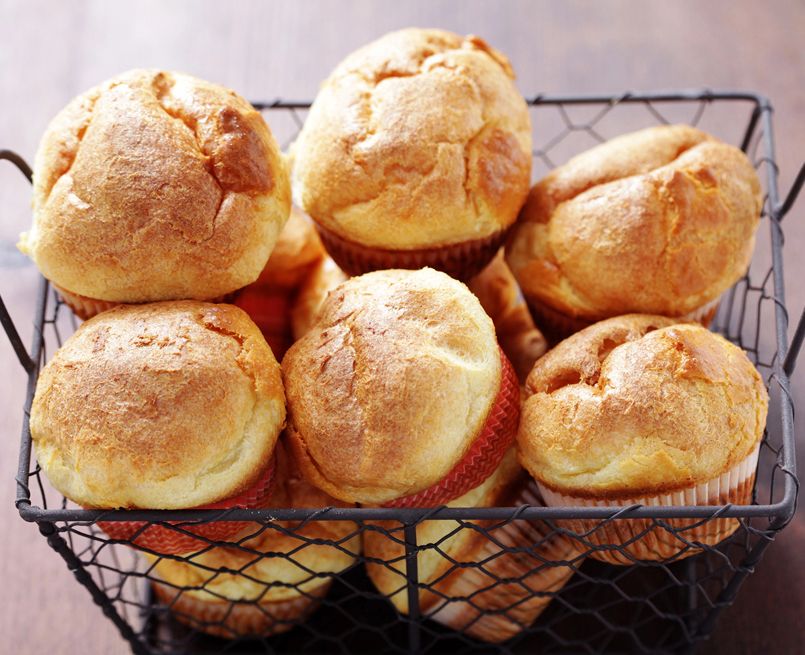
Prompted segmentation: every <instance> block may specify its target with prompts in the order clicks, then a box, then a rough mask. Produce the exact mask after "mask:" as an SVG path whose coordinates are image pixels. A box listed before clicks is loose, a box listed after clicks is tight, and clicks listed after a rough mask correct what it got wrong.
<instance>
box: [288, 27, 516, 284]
mask: <svg viewBox="0 0 805 655" xmlns="http://www.w3.org/2000/svg"><path fill="white" fill-rule="evenodd" d="M292 152H293V159H294V170H293V187H294V197H295V198H296V200H297V202H299V203H300V204H301V206H302V207H303V209H304V210H305V211H306V212H307V213H308V214H310V216H312V217H313V219H314V220H315V221H316V222H317V224H318V227H319V231H320V234H321V237H322V240H323V241H324V245H325V247H326V248H327V250H328V252H329V253H330V255H331V256H332V257H333V259H335V261H336V262H337V263H338V265H339V266H340V267H341V268H342V269H344V271H346V272H347V273H348V274H350V275H357V274H360V273H365V272H367V271H370V270H376V269H381V268H421V267H423V266H432V267H434V268H438V269H440V270H443V271H445V272H447V273H450V274H451V275H454V276H457V277H462V278H468V277H470V276H471V275H473V274H474V273H477V272H478V271H479V270H481V268H483V266H484V265H485V264H486V263H487V262H488V261H489V260H490V259H491V258H492V257H493V256H494V254H495V252H496V251H497V249H498V247H499V246H500V244H501V242H502V240H503V238H504V236H505V234H506V232H507V230H508V228H509V227H510V226H511V225H512V223H513V222H514V220H515V218H516V217H517V212H518V211H519V210H520V207H521V206H522V204H523V202H524V201H525V197H526V195H527V193H528V186H529V184H530V175H531V123H530V119H529V114H528V108H527V106H526V103H525V101H524V100H523V97H522V96H521V95H520V93H519V92H518V91H517V88H516V87H515V85H514V73H513V71H512V68H511V65H510V64H509V61H508V60H507V59H506V57H504V56H503V55H502V54H501V53H500V52H498V51H497V50H495V49H494V48H491V47H490V46H489V45H487V44H486V43H485V42H484V41H483V40H482V39H480V38H478V37H475V36H468V37H462V36H459V35H456V34H452V33H450V32H444V31H442V30H433V29H405V30H400V31H397V32H392V33H390V34H387V35H385V36H384V37H382V38H380V39H378V40H377V41H374V42H372V43H370V44H369V45H367V46H365V47H363V48H361V49H359V50H357V51H356V52H354V53H352V54H351V55H349V56H348V57H347V58H346V59H345V60H344V61H342V62H341V63H340V64H339V65H338V66H337V67H336V69H335V70H334V71H333V72H332V74H331V75H330V77H329V78H327V80H326V81H325V82H324V84H323V85H322V87H321V90H320V91H319V94H318V96H317V98H316V101H315V102H314V103H313V106H312V108H311V110H310V114H309V115H308V117H307V119H306V121H305V125H304V128H303V129H302V131H301V133H300V134H299V137H298V139H297V141H296V142H295V144H294V146H293V148H292Z"/></svg>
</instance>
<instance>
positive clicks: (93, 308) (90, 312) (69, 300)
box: [51, 282, 235, 321]
mask: <svg viewBox="0 0 805 655" xmlns="http://www.w3.org/2000/svg"><path fill="white" fill-rule="evenodd" d="M51 284H53V283H52V282H51ZM53 288H54V289H56V291H58V292H59V295H60V296H61V299H62V300H63V301H64V304H65V305H67V306H68V307H69V308H70V309H72V310H73V314H75V315H76V316H78V318H80V319H81V320H82V321H86V320H88V319H90V318H92V317H93V316H97V315H98V314H100V313H101V312H105V311H107V310H109V309H112V308H113V307H117V306H118V305H130V304H138V305H139V304H144V303H123V302H112V301H110V300H98V299H97V298H88V297H87V296H82V295H80V294H78V293H73V292H72V291H67V290H66V289H62V288H61V287H60V286H59V285H57V284H53ZM234 297H235V292H232V293H227V294H224V295H223V296H218V297H217V298H213V299H211V300H207V301H206V302H213V303H223V302H227V303H228V302H232V300H233V299H234Z"/></svg>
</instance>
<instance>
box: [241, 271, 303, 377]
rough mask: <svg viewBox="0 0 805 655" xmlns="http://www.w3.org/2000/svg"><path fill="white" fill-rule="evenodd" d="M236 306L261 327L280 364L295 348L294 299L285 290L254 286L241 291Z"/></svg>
mask: <svg viewBox="0 0 805 655" xmlns="http://www.w3.org/2000/svg"><path fill="white" fill-rule="evenodd" d="M233 303H234V304H235V306H237V307H240V308H241V309H242V310H243V311H244V312H246V313H247V314H248V315H249V318H251V319H252V321H254V323H255V325H257V327H258V328H260V332H262V333H263V337H265V340H266V342H267V343H268V345H269V347H270V348H271V352H273V353H274V357H275V358H276V360H277V361H278V362H280V361H282V358H283V356H284V355H285V352H286V351H287V350H288V348H290V347H291V346H292V345H293V336H292V334H291V297H290V292H289V291H287V290H284V289H269V288H265V287H255V286H254V285H252V286H248V287H245V288H244V289H241V290H240V292H238V293H237V295H236V296H235V298H234V300H233Z"/></svg>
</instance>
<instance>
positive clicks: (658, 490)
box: [517, 315, 768, 564]
mask: <svg viewBox="0 0 805 655" xmlns="http://www.w3.org/2000/svg"><path fill="white" fill-rule="evenodd" d="M767 409H768V395H767V393H766V388H765V387H764V385H763V379H762V378H761V376H760V374H759V373H758V372H757V369H755V367H754V366H753V365H752V363H751V362H750V361H749V359H748V358H747V356H746V355H745V353H744V352H743V351H742V350H741V349H740V348H738V347H737V346H735V345H733V344H731V343H730V342H728V341H727V340H726V339H724V338H723V337H721V336H719V335H717V334H714V333H712V332H710V331H708V330H707V329H705V328H703V327H701V326H700V325H696V324H676V325H675V324H674V322H673V320H671V319H668V318H664V317H661V316H645V315H627V316H620V317H617V318H612V319H609V320H606V321H602V322H600V323H596V324H595V325H593V326H591V327H589V328H586V329H584V330H582V331H581V332H579V333H578V334H575V335H574V336H572V337H570V338H569V339H566V340H565V341H563V342H562V343H560V344H559V345H558V346H556V347H555V348H554V349H553V350H551V351H550V352H549V353H548V354H547V355H545V356H544V357H542V359H540V360H539V361H537V363H536V365H535V366H534V370H533V371H532V372H531V374H530V375H529V376H528V381H527V383H526V400H525V401H524V406H523V416H522V421H521V422H520V428H519V431H518V435H517V444H518V449H519V455H520V461H521V462H522V464H523V466H525V468H526V469H528V471H529V472H530V473H531V474H532V475H533V476H534V478H535V479H536V481H537V484H538V487H539V489H540V492H541V494H542V497H543V498H544V500H545V502H546V504H548V505H558V506H568V505H571V506H572V505H581V506H594V505H601V504H606V505H632V504H635V503H640V504H643V505H723V504H726V503H734V504H747V503H750V502H751V497H752V486H753V482H754V477H755V468H756V465H757V457H758V449H759V446H760V442H761V439H762V438H763V429H764V427H765V425H766V413H767ZM699 522H700V521H699V520H698V519H696V520H684V519H678V520H677V519H674V520H669V521H668V523H669V524H670V525H671V526H672V527H676V528H688V527H690V526H696V524H698V523H699ZM568 524H569V525H570V527H571V528H572V529H574V530H575V531H577V532H579V533H580V534H581V533H586V532H588V531H589V530H592V529H593V528H596V527H597V528H598V529H597V530H595V531H594V532H592V533H591V534H590V535H588V536H586V537H585V538H586V539H588V540H589V541H590V542H591V543H593V544H597V545H601V546H606V545H612V546H618V547H620V550H616V549H615V548H613V549H612V550H596V551H594V552H592V553H591V556H592V557H596V558H598V559H602V560H605V561H609V562H612V563H616V564H630V563H632V562H633V561H634V560H635V559H666V558H669V557H675V556H687V555H691V554H694V553H695V552H697V550H696V548H694V547H692V546H690V545H689V544H688V543H686V541H683V540H682V539H681V538H679V537H678V536H676V535H675V534H674V533H673V532H670V531H666V530H664V529H662V528H660V527H656V526H655V525H654V524H653V522H652V521H647V520H627V521H624V520H616V521H613V522H612V523H605V524H601V523H600V522H597V521H568ZM737 525H738V524H737V522H736V521H735V520H734V519H716V520H713V521H709V522H706V523H704V524H702V525H701V526H697V527H690V529H686V530H684V532H680V533H679V534H680V535H682V536H684V539H685V540H687V542H701V543H705V544H715V543H718V542H719V541H721V540H722V539H723V538H725V537H726V536H728V535H729V534H731V533H732V532H733V531H734V530H735V529H736V527H737ZM644 531H645V532H646V534H642V536H641V533H643V532H644ZM631 539H634V540H633V541H631V542H630V540H631Z"/></svg>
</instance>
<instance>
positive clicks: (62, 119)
mask: <svg viewBox="0 0 805 655" xmlns="http://www.w3.org/2000/svg"><path fill="white" fill-rule="evenodd" d="M289 212H290V185H289V181H288V174H287V172H286V170H285V165H284V163H283V161H282V158H281V153H280V151H279V149H278V147H277V144H276V143H275V141H274V138H273V136H272V135H271V132H270V130H269V129H268V127H267V126H266V124H265V121H264V120H263V118H262V116H261V115H260V114H259V113H258V112H257V111H256V110H255V109H254V108H253V107H252V106H251V105H250V104H249V103H248V102H246V101H245V100H243V98H241V97H240V96H238V95H237V94H235V93H234V92H233V91H229V90H228V89H225V88H223V87H220V86H217V85H215V84H211V83H209V82H205V81H203V80H199V79H196V78H194V77H191V76H189V75H183V74H181V73H170V72H166V71H157V70H133V71H130V72H128V73H124V74H122V75H120V76H118V77H115V78H113V79H111V80H109V81H107V82H104V83H103V84H101V85H100V86H97V87H95V88H93V89H90V90H89V91H87V92H86V93H84V94H82V95H80V96H78V97H77V98H76V99H74V100H73V101H72V102H71V103H70V104H69V105H67V107H65V108H64V109H63V110H62V111H61V112H60V113H59V114H58V115H57V116H56V117H55V118H54V119H53V121H52V122H51V123H50V125H49V126H48V128H47V130H46V132H45V134H44V136H43V137H42V141H41V143H40V145H39V150H38V152H37V155H36V160H35V165H34V195H33V214H34V219H33V227H32V228H31V230H30V231H29V232H27V233H24V234H22V236H21V238H20V243H19V248H20V250H22V252H24V253H26V254H28V255H29V256H30V257H31V258H32V259H33V260H34V261H35V262H36V264H37V266H38V267H39V269H40V270H41V271H42V273H43V274H44V276H45V277H46V278H48V279H49V280H50V281H51V282H53V284H54V285H55V286H56V287H57V288H58V289H59V291H60V292H61V294H62V296H63V297H64V299H65V301H66V302H67V304H68V305H70V306H71V307H72V308H73V310H74V311H75V312H76V313H77V314H78V315H79V316H81V317H82V318H88V317H90V316H92V315H94V314H96V313H98V312H99V311H103V310H105V309H108V308H110V307H111V306H113V305H115V304H119V303H143V302H150V301H158V300H181V299H196V300H211V299H218V298H221V297H223V296H226V294H229V293H231V292H233V291H236V290H237V289H239V288H241V287H243V286H246V285H247V284H249V283H250V282H253V281H254V280H255V279H256V278H257V276H258V275H259V274H260V271H262V270H263V267H264V266H265V263H266V261H267V260H268V256H269V254H270V253H271V250H272V248H273V247H274V244H275V242H276V241H277V236H278V235H279V233H280V230H281V229H282V227H283V225H284V224H285V221H286V220H287V218H288V213H289Z"/></svg>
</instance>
